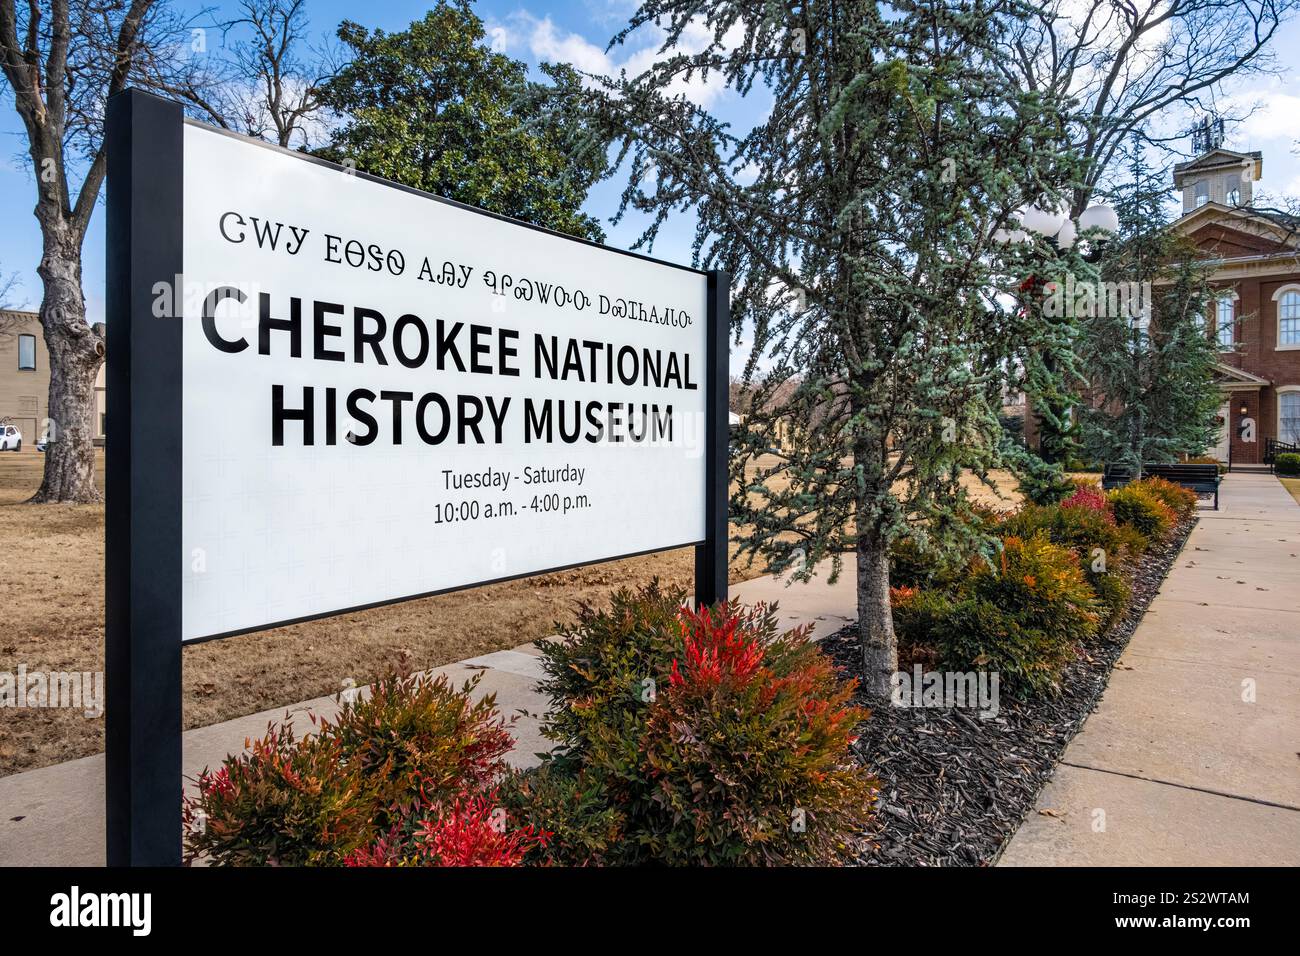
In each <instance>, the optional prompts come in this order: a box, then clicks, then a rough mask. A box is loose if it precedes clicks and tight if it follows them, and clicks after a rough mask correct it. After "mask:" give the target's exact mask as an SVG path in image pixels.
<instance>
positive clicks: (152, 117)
mask: <svg viewBox="0 0 1300 956" xmlns="http://www.w3.org/2000/svg"><path fill="white" fill-rule="evenodd" d="M185 123H186V121H185V119H184V116H183V113H182V110H181V107H180V105H179V104H177V103H174V102H171V101H168V100H164V99H160V98H158V97H156V96H152V95H150V94H147V93H142V92H140V91H138V90H127V91H125V92H123V93H120V94H118V95H116V96H114V97H112V98H111V99H110V100H109V103H108V114H107V123H106V131H105V139H106V144H107V152H108V227H107V236H106V245H107V272H108V276H107V290H106V304H107V312H108V319H109V321H108V371H107V380H108V396H109V403H110V406H111V409H112V411H111V413H110V414H109V415H108V421H107V448H106V469H107V478H106V485H107V495H106V502H107V507H106V512H107V517H106V523H105V525H106V526H105V572H106V573H105V585H106V595H105V670H106V675H105V679H106V685H107V686H106V694H107V699H106V714H105V722H106V741H105V751H106V752H105V758H106V768H105V785H106V808H105V809H106V813H105V825H106V829H107V860H108V864H109V865H110V866H174V865H178V864H179V863H180V862H181V838H182V833H181V796H182V779H181V772H182V761H181V729H182V719H181V700H182V688H181V648H182V639H181V637H182V620H181V605H182V581H183V571H184V563H183V562H184V561H185V560H186V557H185V554H184V541H183V538H182V480H183V465H182V451H183V446H182V424H183V419H182V395H183V392H182V384H183V382H182V374H183V362H182V346H183V337H182V330H183V326H182V321H183V317H182V315H181V314H180V313H181V307H180V303H181V302H182V300H183V297H184V292H185V289H184V285H183V282H184V280H183V271H184V255H183V240H184V230H183V214H184V129H185ZM247 142H249V144H250V145H254V146H261V147H263V148H267V149H273V148H275V147H271V146H268V145H266V144H261V143H258V142H256V141H253V140H248V141H247ZM297 158H299V159H301V160H302V161H304V162H312V163H319V164H321V165H326V166H330V167H331V168H340V167H334V166H332V164H328V163H324V162H323V161H321V160H317V159H315V158H314V157H306V156H298V157H297ZM340 169H341V168H340ZM355 175H357V176H361V177H364V178H366V179H373V180H374V181H375V182H380V183H384V185H387V186H390V187H393V188H397V189H402V190H404V191H406V192H410V193H413V194H415V195H419V196H425V197H427V198H430V199H434V200H436V201H438V202H447V200H443V199H439V198H438V197H428V196H427V194H425V193H420V192H418V191H417V190H412V189H409V188H407V187H403V186H399V185H397V184H393V183H386V182H385V181H383V180H379V179H375V178H374V177H370V176H366V174H364V173H355ZM455 205H459V204H455ZM461 208H469V207H461ZM473 211H474V212H476V213H478V214H480V215H486V216H493V214H491V213H485V212H483V211H482V210H473ZM493 217H494V218H498V219H500V218H504V217H499V216H493ZM516 225H519V226H521V227H526V228H537V227H533V226H527V224H523V223H516ZM563 238H565V239H567V240H569V241H574V242H585V240H580V239H573V237H568V236H566V237H563ZM602 248H603V247H602ZM608 251H610V252H615V253H619V254H621V255H628V256H633V257H634V258H641V259H646V258H648V257H645V256H639V255H637V254H636V253H629V252H622V251H621V250H613V249H611V250H608ZM652 261H657V260H652ZM661 264H664V265H672V264H671V263H661ZM675 268H683V267H681V266H676V267H675ZM729 294H730V284H729V279H728V277H727V275H726V273H724V272H716V271H715V272H710V273H708V274H707V297H708V316H707V321H708V328H707V347H706V372H707V374H706V377H705V419H706V420H705V422H704V431H703V436H704V442H703V453H704V455H705V456H706V459H705V475H706V492H705V509H706V525H705V534H704V538H703V539H702V540H701V541H698V542H695V596H696V601H697V603H699V604H712V603H714V602H717V601H725V600H726V599H727V554H728V551H727V548H728V526H727V482H728V474H727V465H728V453H727V449H728V437H729V430H730V429H729V422H728V415H729V407H728V388H727V383H728V343H729V327H728V326H729V314H730V307H729ZM628 556H629V555H621V556H618V557H611V558H606V559H604V560H611V561H612V560H618V559H619V557H628ZM559 570H564V568H551V569H546V570H538V571H533V572H529V573H530V574H532V573H537V574H540V573H547V572H548V571H559ZM521 576H523V575H515V576H514V577H521ZM509 579H510V578H501V579H499V580H509ZM487 583H493V582H488V581H483V582H478V584H487ZM470 586H477V585H470ZM448 590H458V588H448V589H444V590H443V591H428V592H425V593H423V594H414V595H410V596H408V597H402V598H398V599H397V600H410V599H413V598H416V597H425V596H428V595H431V594H439V593H445V592H446V591H448ZM383 603H395V602H394V601H386V602H383ZM368 606H378V605H368ZM354 610H360V608H344V609H340V610H338V611H332V612H330V614H343V613H348V612H349V611H354ZM318 616H329V615H318ZM282 623H291V622H268V623H267V624H266V625H265V626H266V627H273V626H277V625H278V624H282ZM257 629H261V628H257ZM240 633H247V629H245V631H243V632H240ZM216 636H230V635H216Z"/></svg>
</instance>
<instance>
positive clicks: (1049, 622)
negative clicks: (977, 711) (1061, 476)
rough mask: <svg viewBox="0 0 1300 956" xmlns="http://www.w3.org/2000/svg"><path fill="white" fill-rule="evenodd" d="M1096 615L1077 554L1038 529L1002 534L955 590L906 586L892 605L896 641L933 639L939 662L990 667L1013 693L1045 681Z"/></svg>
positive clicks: (1036, 689)
mask: <svg viewBox="0 0 1300 956" xmlns="http://www.w3.org/2000/svg"><path fill="white" fill-rule="evenodd" d="M1099 622H1100V615H1099V613H1098V601H1097V597H1096V594H1095V593H1094V592H1093V590H1092V588H1091V587H1090V586H1089V584H1088V582H1087V580H1086V579H1085V577H1084V573H1083V571H1082V569H1081V568H1080V567H1079V562H1078V559H1077V558H1076V557H1075V555H1074V553H1073V552H1072V551H1070V550H1068V549H1066V548H1064V547H1061V546H1059V545H1056V544H1053V543H1052V542H1051V541H1050V540H1048V538H1047V536H1046V535H1045V534H1044V533H1042V532H1038V533H1037V534H1035V535H1034V536H1033V537H1030V538H1027V539H1024V538H1020V537H1017V536H1014V535H1011V536H1008V537H1006V538H1005V539H1003V548H1002V552H1001V555H1000V557H999V560H998V562H997V564H996V566H995V567H993V568H989V567H987V566H984V567H976V568H975V570H974V571H973V572H972V574H971V575H970V577H969V578H968V579H967V580H966V581H965V582H964V583H963V586H962V588H961V589H960V590H959V591H958V592H957V593H956V594H953V595H937V594H926V593H923V592H916V593H905V594H902V595H900V599H899V600H898V601H897V603H896V604H895V607H894V625H895V629H896V630H897V631H898V633H899V639H900V641H902V642H905V643H908V644H927V645H929V646H932V647H934V648H935V649H936V651H937V653H938V655H939V658H940V661H941V666H943V667H944V668H946V669H950V670H958V671H968V670H985V671H993V672H997V673H998V674H999V681H1000V689H1002V690H1005V691H1006V692H1007V693H1009V694H1011V695H1012V696H1019V697H1026V696H1032V695H1034V694H1038V693H1041V692H1043V691H1045V690H1047V689H1049V688H1050V687H1052V686H1053V685H1054V684H1055V683H1056V681H1057V679H1058V678H1059V677H1060V673H1061V670H1062V668H1064V666H1065V665H1066V664H1067V663H1068V662H1069V661H1070V660H1072V659H1073V658H1074V657H1076V656H1077V653H1078V648H1079V645H1080V644H1082V643H1083V642H1084V641H1086V640H1087V639H1089V638H1091V637H1092V636H1094V635H1095V634H1096V633H1097V629H1098V626H1099Z"/></svg>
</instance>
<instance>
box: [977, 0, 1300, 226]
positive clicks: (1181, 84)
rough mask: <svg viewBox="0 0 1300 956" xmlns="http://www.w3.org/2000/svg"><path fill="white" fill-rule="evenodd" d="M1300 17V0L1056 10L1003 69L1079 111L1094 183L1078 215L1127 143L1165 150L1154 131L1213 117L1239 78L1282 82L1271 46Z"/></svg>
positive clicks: (1076, 5) (1141, 1) (1085, 5)
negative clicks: (1176, 117) (1276, 77)
mask: <svg viewBox="0 0 1300 956" xmlns="http://www.w3.org/2000/svg"><path fill="white" fill-rule="evenodd" d="M1297 8H1300V0H1082V2H1080V0H1048V2H1046V3H1044V4H1042V5H1040V6H1039V7H1038V9H1037V15H1036V17H1035V18H1034V19H1032V20H1029V21H1024V22H1022V23H1021V24H1019V25H1018V28H1017V30H1016V31H1015V35H1014V36H1013V37H1012V38H1011V41H1010V44H1009V50H1008V54H1009V55H1008V56H1007V57H1006V59H1005V60H1004V62H1003V68H1004V69H1006V70H1007V71H1008V72H1010V73H1011V74H1012V75H1014V76H1016V77H1018V78H1019V79H1020V81H1021V82H1023V83H1024V84H1025V85H1026V86H1027V87H1028V88H1029V89H1030V90H1033V91H1037V92H1040V93H1045V94H1046V93H1050V94H1053V95H1065V96H1069V97H1072V98H1074V99H1075V100H1076V102H1077V104H1078V109H1077V113H1076V124H1075V129H1074V130H1073V136H1072V139H1073V140H1074V144H1075V146H1076V148H1077V149H1078V150H1079V152H1080V155H1081V156H1082V158H1083V159H1084V160H1085V162H1086V163H1087V173H1086V175H1085V177H1084V179H1083V181H1082V182H1080V183H1079V184H1078V185H1077V186H1076V187H1075V189H1074V193H1073V195H1072V196H1071V198H1070V205H1071V211H1072V213H1073V214H1075V215H1077V214H1078V213H1080V212H1082V211H1083V209H1084V208H1085V207H1086V206H1087V205H1088V202H1089V201H1090V199H1091V198H1092V196H1093V193H1094V192H1095V191H1096V189H1097V187H1098V185H1099V184H1100V183H1101V182H1102V181H1103V180H1104V178H1105V176H1106V174H1107V171H1108V170H1109V169H1110V168H1111V165H1112V163H1113V161H1114V159H1115V156H1116V153H1117V151H1118V150H1119V148H1120V145H1121V144H1122V143H1123V142H1125V141H1126V140H1127V139H1129V138H1130V137H1132V136H1134V135H1137V136H1140V137H1142V138H1143V139H1145V140H1146V141H1148V142H1151V143H1157V144H1158V143H1160V142H1161V141H1162V136H1161V134H1160V133H1159V132H1158V131H1154V127H1155V126H1156V125H1157V124H1158V123H1159V122H1160V121H1163V120H1164V119H1165V118H1166V115H1167V114H1168V113H1169V111H1171V110H1178V109H1180V108H1192V109H1195V108H1200V107H1204V106H1205V105H1206V104H1207V103H1208V102H1212V101H1213V100H1214V99H1215V98H1216V97H1217V96H1218V95H1220V94H1221V93H1222V85H1223V82H1224V81H1225V80H1227V79H1228V78H1229V77H1233V76H1241V75H1249V74H1259V73H1271V72H1273V70H1274V69H1275V58H1274V52H1273V50H1272V49H1271V47H1270V44H1271V42H1272V40H1273V39H1274V37H1275V36H1276V34H1277V31H1278V29H1279V28H1280V27H1281V26H1282V24H1283V23H1285V22H1286V20H1287V19H1288V18H1289V17H1290V16H1292V15H1293V14H1294V13H1295V12H1296V10H1297ZM1183 132H1184V131H1181V130H1179V131H1177V133H1176V135H1183ZM1165 138H1168V137H1165Z"/></svg>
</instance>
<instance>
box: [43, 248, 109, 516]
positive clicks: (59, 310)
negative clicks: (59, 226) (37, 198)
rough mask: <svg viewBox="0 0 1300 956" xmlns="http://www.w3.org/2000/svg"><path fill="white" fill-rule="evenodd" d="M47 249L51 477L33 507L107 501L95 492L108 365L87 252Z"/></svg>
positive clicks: (45, 299) (48, 460)
mask: <svg viewBox="0 0 1300 956" xmlns="http://www.w3.org/2000/svg"><path fill="white" fill-rule="evenodd" d="M73 245H75V246H76V247H78V248H75V249H73V250H72V251H68V250H67V249H64V248H63V247H62V246H63V244H56V245H54V246H53V248H51V247H49V246H47V248H46V251H45V254H44V255H43V256H42V257H41V266H40V269H39V270H37V271H38V272H39V273H40V276H41V280H42V282H43V283H44V285H45V295H44V297H43V298H42V299H41V326H42V327H43V328H44V330H45V344H46V346H47V347H48V348H49V351H50V399H49V417H50V422H49V427H48V429H47V435H48V439H49V444H48V445H47V446H46V448H45V475H44V479H43V480H42V481H41V487H40V489H39V490H38V491H37V492H36V494H35V495H33V496H32V497H31V499H29V503H31V504H45V503H49V502H74V503H79V504H88V503H93V502H99V501H103V500H104V496H103V495H102V494H100V492H99V490H98V489H97V488H96V487H95V449H94V444H93V441H92V439H93V438H94V435H95V429H94V421H95V377H96V376H97V375H98V374H99V367H100V366H101V365H102V364H103V363H104V337H103V336H102V335H101V334H100V332H99V331H98V330H97V329H93V328H91V327H90V326H89V325H87V324H86V300H85V297H84V296H83V295H82V291H81V250H80V248H79V246H80V242H76V243H73Z"/></svg>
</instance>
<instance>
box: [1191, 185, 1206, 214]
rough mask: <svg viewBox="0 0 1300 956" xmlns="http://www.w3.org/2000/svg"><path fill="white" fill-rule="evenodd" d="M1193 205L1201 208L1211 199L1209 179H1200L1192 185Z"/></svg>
mask: <svg viewBox="0 0 1300 956" xmlns="http://www.w3.org/2000/svg"><path fill="white" fill-rule="evenodd" d="M1192 196H1193V199H1192V205H1193V208H1195V209H1200V208H1201V207H1202V206H1204V205H1205V204H1206V203H1208V202H1209V201H1210V181H1209V180H1208V179H1198V180H1197V181H1196V183H1195V184H1194V185H1193V186H1192Z"/></svg>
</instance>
